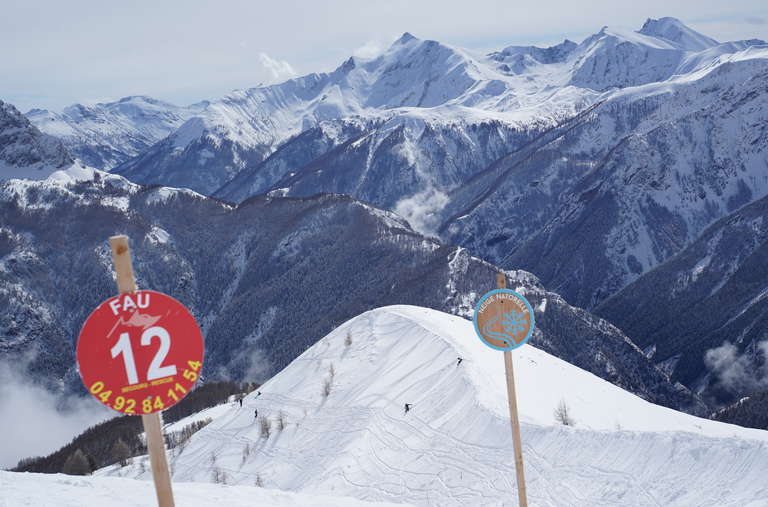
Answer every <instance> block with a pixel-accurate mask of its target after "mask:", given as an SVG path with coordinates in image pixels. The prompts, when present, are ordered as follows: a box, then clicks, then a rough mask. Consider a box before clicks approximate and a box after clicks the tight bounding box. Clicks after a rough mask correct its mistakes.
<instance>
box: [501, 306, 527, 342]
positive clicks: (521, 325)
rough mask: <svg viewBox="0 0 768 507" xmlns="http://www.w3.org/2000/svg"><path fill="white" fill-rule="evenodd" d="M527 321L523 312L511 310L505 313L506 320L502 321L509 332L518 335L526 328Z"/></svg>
mask: <svg viewBox="0 0 768 507" xmlns="http://www.w3.org/2000/svg"><path fill="white" fill-rule="evenodd" d="M526 324H527V322H526V321H525V319H524V318H523V315H522V314H521V313H518V312H516V311H515V310H511V311H509V312H507V313H505V314H504V320H502V321H501V325H502V326H504V329H506V330H507V333H512V334H513V335H515V336H517V335H518V334H519V333H522V332H523V331H524V330H525V325H526Z"/></svg>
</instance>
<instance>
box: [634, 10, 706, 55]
mask: <svg viewBox="0 0 768 507" xmlns="http://www.w3.org/2000/svg"><path fill="white" fill-rule="evenodd" d="M637 33H639V34H642V35H648V36H651V37H660V38H663V39H667V40H670V41H672V42H675V43H677V44H680V45H681V46H684V47H686V48H687V49H689V50H690V51H693V52H699V51H704V50H705V49H709V48H711V47H715V46H717V45H719V44H720V43H719V42H717V41H716V40H714V39H711V38H709V37H707V36H706V35H702V34H700V33H699V32H697V31H695V30H691V29H690V28H688V27H687V26H685V24H684V23H683V22H682V21H680V20H678V19H675V18H660V19H651V18H648V19H647V20H646V22H645V24H644V25H643V28H641V29H640V30H638V32H637Z"/></svg>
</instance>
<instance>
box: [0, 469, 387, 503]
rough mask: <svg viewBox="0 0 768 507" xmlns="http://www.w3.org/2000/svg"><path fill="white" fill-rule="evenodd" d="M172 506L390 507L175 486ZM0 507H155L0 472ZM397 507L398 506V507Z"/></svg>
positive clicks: (54, 480)
mask: <svg viewBox="0 0 768 507" xmlns="http://www.w3.org/2000/svg"><path fill="white" fill-rule="evenodd" d="M173 495H174V503H175V504H176V505H180V506H181V505H184V506H186V507H211V506H213V505H226V506H227V507H251V506H253V505H258V506H259V507H278V506H287V505H290V506H292V507H366V506H370V507H374V506H380V507H393V505H394V504H391V503H375V504H372V503H368V502H363V501H360V500H353V499H351V498H329V497H316V496H308V495H302V494H297V493H286V492H282V491H269V490H264V489H258V488H246V487H227V486H223V485H215V484H174V485H173ZM0 505H2V506H3V507H6V506H8V507H10V506H14V505H47V506H54V505H55V506H56V507H98V506H103V505H109V506H110V507H144V506H147V507H150V506H155V505H157V496H156V493H155V485H154V484H153V483H152V482H135V481H126V480H121V479H112V478H108V477H72V476H69V475H63V474H56V475H44V474H16V473H12V472H1V471H0ZM398 505H401V504H398Z"/></svg>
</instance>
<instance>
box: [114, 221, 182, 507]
mask: <svg viewBox="0 0 768 507" xmlns="http://www.w3.org/2000/svg"><path fill="white" fill-rule="evenodd" d="M109 245H110V247H111V248H112V259H113V260H114V262H115V273H116V274H117V290H118V292H119V293H120V294H123V293H125V292H134V291H135V290H136V280H135V279H134V277H133V264H132V263H131V252H130V251H129V250H128V237H127V236H112V237H111V238H109ZM141 422H142V423H143V424H144V432H145V434H146V436H147V451H148V452H149V463H150V465H151V467H152V477H153V478H154V480H155V490H156V491H157V503H158V505H159V507H174V503H173V490H172V489H171V476H170V474H169V473H168V461H167V460H166V458H165V443H164V442H163V429H162V423H161V421H160V412H154V413H152V414H141Z"/></svg>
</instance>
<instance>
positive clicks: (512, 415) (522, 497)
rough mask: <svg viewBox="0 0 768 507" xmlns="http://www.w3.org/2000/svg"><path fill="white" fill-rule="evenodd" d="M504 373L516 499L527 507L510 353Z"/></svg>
mask: <svg viewBox="0 0 768 507" xmlns="http://www.w3.org/2000/svg"><path fill="white" fill-rule="evenodd" d="M496 288H497V289H506V288H507V278H506V276H505V275H504V273H501V274H497V275H496ZM504 371H505V372H506V375H507V396H508V397H509V419H510V421H511V423H512V446H513V448H514V453H515V472H516V473H517V497H518V500H519V501H520V507H528V497H527V495H526V494H525V473H524V471H523V448H522V442H521V440H520V420H519V418H518V416H517V395H516V394H515V372H514V370H513V369H512V351H511V350H505V351H504Z"/></svg>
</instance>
